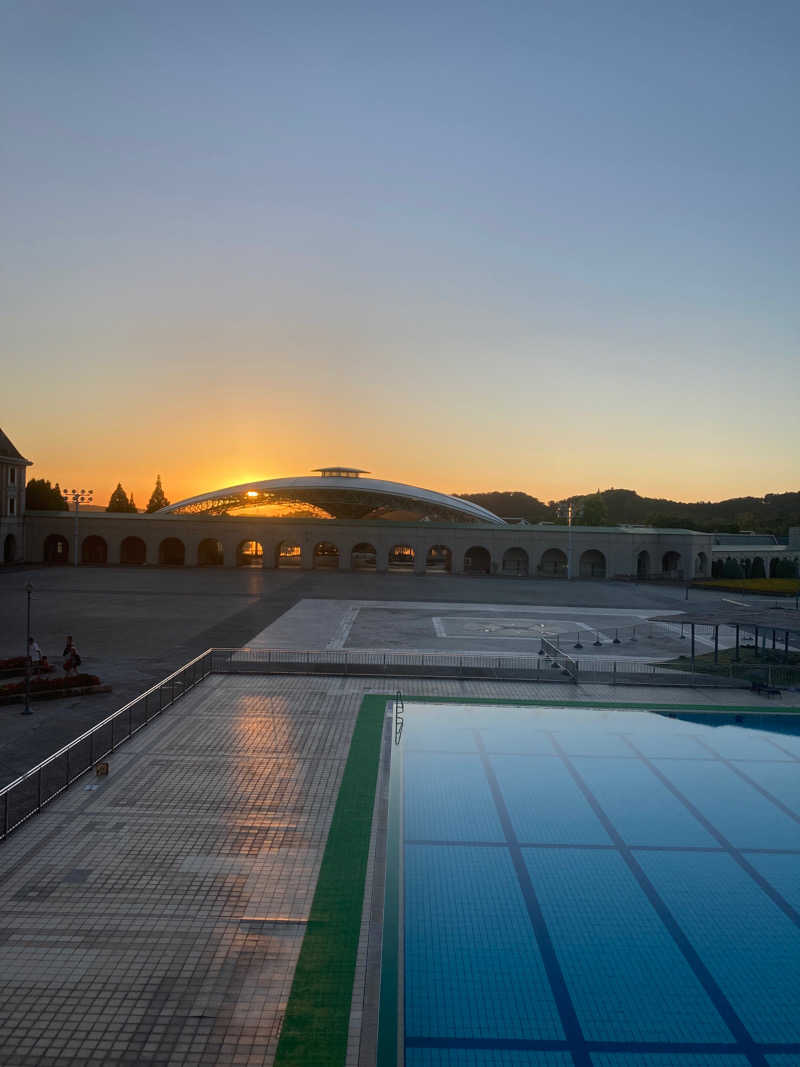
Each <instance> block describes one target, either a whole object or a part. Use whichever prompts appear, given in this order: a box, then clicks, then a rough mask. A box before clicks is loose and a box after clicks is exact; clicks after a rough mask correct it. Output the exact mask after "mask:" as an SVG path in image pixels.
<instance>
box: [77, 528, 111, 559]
mask: <svg viewBox="0 0 800 1067" xmlns="http://www.w3.org/2000/svg"><path fill="white" fill-rule="evenodd" d="M81 563H90V564H93V565H94V566H100V565H102V564H103V563H108V545H107V544H106V542H105V539H104V538H102V537H98V535H97V534H90V535H89V536H88V537H84V539H83V544H82V545H81Z"/></svg>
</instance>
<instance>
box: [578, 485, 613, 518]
mask: <svg viewBox="0 0 800 1067" xmlns="http://www.w3.org/2000/svg"><path fill="white" fill-rule="evenodd" d="M580 510H581V517H580V519H579V520H578V525H580V526H607V525H608V508H607V507H606V502H605V500H604V499H603V497H602V494H600V493H595V495H594V496H585V497H584V498H583V500H582V501H581V502H580Z"/></svg>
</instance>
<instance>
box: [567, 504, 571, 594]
mask: <svg viewBox="0 0 800 1067" xmlns="http://www.w3.org/2000/svg"><path fill="white" fill-rule="evenodd" d="M570 578H572V501H571V500H570V502H569V504H567V580H568V581H569V579H570Z"/></svg>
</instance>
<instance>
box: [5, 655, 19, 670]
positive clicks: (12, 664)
mask: <svg viewBox="0 0 800 1067" xmlns="http://www.w3.org/2000/svg"><path fill="white" fill-rule="evenodd" d="M17 667H19V668H20V670H23V671H24V670H25V657H24V656H12V657H11V659H0V671H10V670H11V669H12V668H13V669H16V668H17Z"/></svg>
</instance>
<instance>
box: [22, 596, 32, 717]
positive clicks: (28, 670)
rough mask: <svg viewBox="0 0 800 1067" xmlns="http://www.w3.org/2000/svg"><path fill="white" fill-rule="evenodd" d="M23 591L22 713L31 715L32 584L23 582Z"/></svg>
mask: <svg viewBox="0 0 800 1067" xmlns="http://www.w3.org/2000/svg"><path fill="white" fill-rule="evenodd" d="M25 592H26V593H27V594H28V615H27V625H26V627H25V631H26V632H25V708H24V710H23V711H22V713H21V714H22V715H32V714H33V712H32V711H31V593H32V592H33V586H32V585H31V583H30V582H26V583H25Z"/></svg>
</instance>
